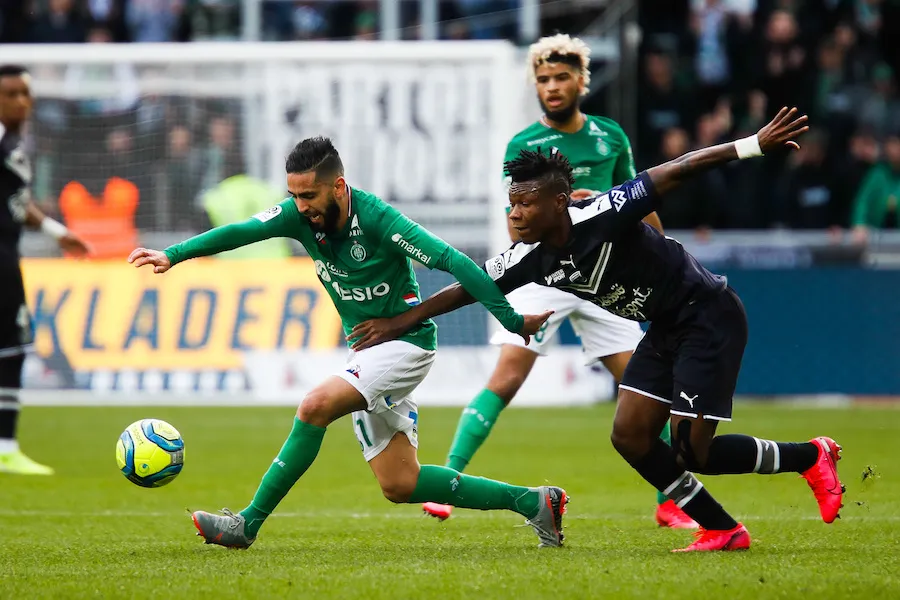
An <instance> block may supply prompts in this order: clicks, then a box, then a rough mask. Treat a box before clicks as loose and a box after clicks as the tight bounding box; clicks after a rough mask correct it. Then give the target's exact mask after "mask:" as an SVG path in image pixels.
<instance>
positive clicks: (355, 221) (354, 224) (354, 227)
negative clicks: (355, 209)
mask: <svg viewBox="0 0 900 600" xmlns="http://www.w3.org/2000/svg"><path fill="white" fill-rule="evenodd" d="M362 234H363V231H362V229H360V227H359V215H353V218H352V219H351V220H350V237H357V236H360V235H362Z"/></svg>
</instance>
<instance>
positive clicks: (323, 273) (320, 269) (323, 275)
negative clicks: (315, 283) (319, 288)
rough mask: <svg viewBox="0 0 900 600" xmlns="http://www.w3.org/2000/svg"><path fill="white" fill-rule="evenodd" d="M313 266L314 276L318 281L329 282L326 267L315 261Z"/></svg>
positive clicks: (329, 276) (329, 277) (329, 278)
mask: <svg viewBox="0 0 900 600" xmlns="http://www.w3.org/2000/svg"><path fill="white" fill-rule="evenodd" d="M314 264H315V265H316V275H318V276H319V279H321V280H322V281H324V282H326V283H327V282H329V281H331V274H330V273H329V272H328V267H326V266H325V263H324V262H322V261H321V260H317V261H316V262H315V263H314Z"/></svg>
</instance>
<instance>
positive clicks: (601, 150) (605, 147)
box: [597, 140, 610, 156]
mask: <svg viewBox="0 0 900 600" xmlns="http://www.w3.org/2000/svg"><path fill="white" fill-rule="evenodd" d="M609 153H610V147H609V144H607V143H606V142H604V141H603V140H597V154H599V155H600V156H609Z"/></svg>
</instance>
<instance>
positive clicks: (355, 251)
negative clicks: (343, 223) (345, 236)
mask: <svg viewBox="0 0 900 600" xmlns="http://www.w3.org/2000/svg"><path fill="white" fill-rule="evenodd" d="M350 256H352V257H353V260H355V261H356V262H362V261H364V260H366V249H365V248H364V247H363V246H362V244H360V243H359V242H353V246H352V247H351V248H350Z"/></svg>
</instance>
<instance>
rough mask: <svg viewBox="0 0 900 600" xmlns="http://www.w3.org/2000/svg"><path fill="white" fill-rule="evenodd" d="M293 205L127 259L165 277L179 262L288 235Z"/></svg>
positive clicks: (140, 251)
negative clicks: (151, 267) (149, 267)
mask: <svg viewBox="0 0 900 600" xmlns="http://www.w3.org/2000/svg"><path fill="white" fill-rule="evenodd" d="M291 206H292V205H289V204H287V202H284V203H282V204H278V205H275V206H273V207H271V208H269V209H268V210H265V211H263V212H261V213H259V214H256V215H253V216H252V217H250V218H249V219H247V220H246V221H241V222H240V223H232V224H230V225H223V226H222V227H216V228H214V229H210V230H209V231H206V232H204V233H201V234H200V235H195V236H194V237H192V238H189V239H186V240H184V241H183V242H179V243H177V244H174V245H172V246H169V247H168V248H166V249H165V250H163V251H160V250H150V249H148V248H137V249H135V250H134V251H133V252H132V253H131V255H130V256H129V257H128V262H129V263H132V264H133V265H134V266H135V267H142V266H144V265H153V272H154V273H165V272H166V271H168V270H169V269H171V268H172V267H173V266H175V265H177V264H178V263H180V262H184V261H186V260H190V259H192V258H199V257H201V256H212V255H213V254H218V253H220V252H225V251H227V250H234V249H235V248H240V247H241V246H247V245H249V244H253V243H255V242H261V241H262V240H267V239H269V238H273V237H281V236H285V235H287V226H288V224H289V223H290V218H291V215H290V213H291V211H290V208H291Z"/></svg>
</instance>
